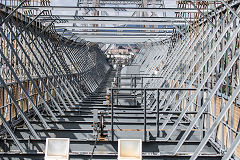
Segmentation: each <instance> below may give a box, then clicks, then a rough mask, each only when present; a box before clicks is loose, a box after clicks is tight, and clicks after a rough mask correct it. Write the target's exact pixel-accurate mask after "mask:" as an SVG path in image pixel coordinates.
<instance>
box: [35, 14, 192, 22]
mask: <svg viewBox="0 0 240 160" xmlns="http://www.w3.org/2000/svg"><path fill="white" fill-rule="evenodd" d="M32 17H34V15H32ZM55 18H57V19H60V18H61V19H68V20H71V19H78V20H83V19H84V20H110V19H111V20H134V21H136V20H141V21H144V20H147V21H183V22H185V20H184V19H182V18H179V17H132V16H73V15H41V16H39V18H38V19H55ZM186 20H187V21H191V20H192V19H190V18H186Z"/></svg>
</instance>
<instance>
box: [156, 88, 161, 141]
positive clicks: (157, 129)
mask: <svg viewBox="0 0 240 160" xmlns="http://www.w3.org/2000/svg"><path fill="white" fill-rule="evenodd" d="M159 103H160V102H159V89H158V90H157V124H156V125H157V128H156V132H157V137H159Z"/></svg>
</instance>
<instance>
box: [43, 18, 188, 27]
mask: <svg viewBox="0 0 240 160" xmlns="http://www.w3.org/2000/svg"><path fill="white" fill-rule="evenodd" d="M53 20H56V22H57V23H59V24H61V23H76V24H131V25H169V26H170V25H172V23H174V24H175V25H185V24H186V22H185V21H174V22H173V21H129V20H84V19H83V20H81V19H44V20H42V22H52V21H53Z"/></svg>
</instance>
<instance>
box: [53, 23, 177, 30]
mask: <svg viewBox="0 0 240 160" xmlns="http://www.w3.org/2000/svg"><path fill="white" fill-rule="evenodd" d="M55 28H57V29H65V28H67V29H78V30H124V31H125V30H129V31H173V27H168V28H151V27H93V26H67V25H66V26H65V25H64V26H63V25H57V24H56V26H55Z"/></svg>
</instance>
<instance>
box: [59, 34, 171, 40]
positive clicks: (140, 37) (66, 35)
mask: <svg viewBox="0 0 240 160" xmlns="http://www.w3.org/2000/svg"><path fill="white" fill-rule="evenodd" d="M61 35H62V36H65V37H71V36H72V35H73V34H61ZM74 36H80V38H138V39H151V38H161V37H166V35H153V36H152V35H150V36H149V35H141V36H138V35H102V34H96V35H80V34H74ZM168 37H169V36H168Z"/></svg>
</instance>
